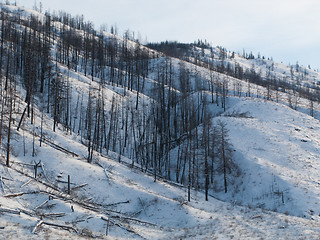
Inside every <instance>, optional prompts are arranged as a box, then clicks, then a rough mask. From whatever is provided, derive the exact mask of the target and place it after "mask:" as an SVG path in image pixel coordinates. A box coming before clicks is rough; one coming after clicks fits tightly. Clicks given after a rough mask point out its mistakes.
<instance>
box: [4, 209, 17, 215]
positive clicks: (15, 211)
mask: <svg viewBox="0 0 320 240" xmlns="http://www.w3.org/2000/svg"><path fill="white" fill-rule="evenodd" d="M0 212H6V213H11V214H17V215H20V211H18V210H15V209H9V208H0Z"/></svg>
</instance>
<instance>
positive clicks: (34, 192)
mask: <svg viewBox="0 0 320 240" xmlns="http://www.w3.org/2000/svg"><path fill="white" fill-rule="evenodd" d="M37 193H40V191H33V192H19V193H10V194H7V195H4V196H3V197H6V198H11V197H19V196H22V195H24V194H37Z"/></svg>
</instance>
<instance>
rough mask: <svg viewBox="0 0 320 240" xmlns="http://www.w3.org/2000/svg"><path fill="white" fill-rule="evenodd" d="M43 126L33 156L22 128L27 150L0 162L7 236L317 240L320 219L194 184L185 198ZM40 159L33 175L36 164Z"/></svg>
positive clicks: (29, 139)
mask: <svg viewBox="0 0 320 240" xmlns="http://www.w3.org/2000/svg"><path fill="white" fill-rule="evenodd" d="M253 104H257V103H253ZM258 104H259V103H258ZM37 121H40V119H39V118H38V119H37ZM45 132H46V133H47V136H48V137H50V139H51V140H50V142H49V141H48V142H46V141H44V142H43V143H42V147H41V148H40V147H39V145H38V144H39V142H38V141H37V143H36V144H37V146H36V149H37V156H36V157H32V151H30V150H31V149H32V142H33V140H32V135H31V134H30V133H28V132H24V136H25V144H26V149H27V151H26V156H25V157H23V153H16V155H17V157H14V158H13V159H12V165H11V167H10V168H7V167H5V166H4V165H2V166H1V170H0V174H1V179H2V196H1V197H0V204H1V206H0V210H1V212H2V213H1V214H2V215H1V218H0V224H1V225H0V226H1V235H2V236H4V237H5V238H8V237H10V238H11V237H13V238H20V239H21V238H26V239H39V238H49V239H51V238H56V237H59V238H62V239H68V238H77V239H82V238H84V239H87V238H88V237H89V238H91V237H95V238H96V237H97V238H103V237H104V236H105V235H106V231H107V234H108V236H109V237H111V238H117V239H127V238H130V239H178V238H183V239H195V238H197V239H206V238H212V237H214V238H217V239H230V238H236V239H243V238H252V239H256V238H264V239H275V238H284V239H295V238H300V237H306V238H307V239H318V237H317V236H319V234H320V231H319V229H320V228H319V227H320V225H319V222H318V221H313V220H309V219H304V218H299V217H292V216H290V215H284V214H280V213H275V212H270V211H266V210H263V209H261V208H255V207H250V208H248V207H240V206H237V205H234V204H231V203H224V202H221V201H219V200H216V199H214V198H211V197H210V198H209V201H208V202H205V201H204V200H203V199H204V194H203V193H199V192H195V191H192V199H191V202H188V201H186V195H187V192H186V188H184V187H182V186H178V185H176V184H173V183H170V182H167V181H162V180H160V181H158V182H154V181H153V177H152V176H148V175H145V174H144V173H141V172H140V170H138V169H132V168H130V167H128V166H127V165H123V164H121V163H119V162H117V161H116V160H112V159H110V158H108V157H104V156H100V155H99V154H97V155H95V161H96V164H89V163H87V162H86V159H85V155H86V148H85V147H84V146H82V145H81V144H79V143H77V142H76V141H74V137H75V136H74V135H66V134H65V133H63V132H60V131H58V132H57V133H53V132H52V131H51V130H49V129H45ZM52 143H54V144H55V145H53V144H52ZM56 146H64V148H65V149H68V150H69V151H72V152H73V154H76V155H77V156H75V155H74V156H73V155H72V153H70V152H69V153H67V152H66V151H64V150H62V149H60V150H59V148H57V147H56ZM23 148H24V146H23V143H22V142H20V143H16V145H15V149H23ZM40 160H41V164H42V165H41V167H39V168H38V169H39V170H38V176H37V179H35V178H34V177H33V176H34V168H33V166H32V164H33V163H34V162H39V161H40ZM22 173H23V174H22ZM68 175H69V176H70V179H71V193H70V195H69V194H67V179H68ZM266 175H267V174H264V176H266ZM279 184H280V183H279ZM249 187H250V186H248V188H249ZM14 194H16V195H14ZM50 196H51V198H50ZM286 199H287V198H286ZM286 201H287V200H286ZM314 207H315V206H314ZM10 210H11V211H12V212H10ZM19 212H20V213H19ZM16 213H19V215H17V214H16ZM41 219H42V220H41ZM104 219H106V220H109V224H108V222H107V221H106V220H104ZM42 221H43V222H42ZM38 223H42V224H40V225H38ZM50 224H51V225H50ZM52 224H55V225H56V226H53V225H52ZM37 225H38V227H36V226H37ZM66 230H67V231H66Z"/></svg>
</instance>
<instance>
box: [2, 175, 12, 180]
mask: <svg viewBox="0 0 320 240" xmlns="http://www.w3.org/2000/svg"><path fill="white" fill-rule="evenodd" d="M1 178H2V179H4V180H8V181H13V179H11V178H7V177H4V176H1Z"/></svg>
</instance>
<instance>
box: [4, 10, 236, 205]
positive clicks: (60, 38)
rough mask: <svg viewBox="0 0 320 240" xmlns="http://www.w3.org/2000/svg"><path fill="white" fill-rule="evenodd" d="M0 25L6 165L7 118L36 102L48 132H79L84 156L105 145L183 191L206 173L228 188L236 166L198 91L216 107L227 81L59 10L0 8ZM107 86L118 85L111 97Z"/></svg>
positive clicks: (201, 184) (202, 185) (24, 114)
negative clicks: (80, 87) (40, 13)
mask: <svg viewBox="0 0 320 240" xmlns="http://www.w3.org/2000/svg"><path fill="white" fill-rule="evenodd" d="M0 27H1V29H0V30H1V39H0V41H1V42H0V62H1V64H0V74H1V86H0V87H1V92H0V95H1V102H0V103H1V105H0V107H1V109H0V110H1V116H0V117H1V118H0V145H1V146H5V148H6V153H7V164H8V165H10V139H11V138H12V137H11V132H12V129H13V127H12V124H13V123H14V120H15V118H16V119H17V121H19V123H16V125H18V127H17V130H19V128H20V126H21V124H23V122H24V121H25V119H30V122H31V124H33V123H34V118H35V117H36V116H34V111H33V109H34V107H35V106H37V107H38V108H39V109H40V110H41V111H42V113H43V114H47V115H49V116H51V117H52V118H53V126H52V129H53V131H56V129H57V127H58V126H62V127H63V130H65V131H69V132H72V133H75V134H78V135H79V136H80V138H81V141H82V142H83V143H85V144H86V145H87V148H88V155H87V159H88V162H92V161H93V160H94V159H93V157H94V151H98V152H101V153H104V152H106V153H108V152H109V151H112V152H116V153H118V155H119V161H121V156H126V157H128V158H129V159H132V164H134V165H138V166H140V167H141V169H142V170H143V171H152V172H153V174H154V178H155V180H156V179H157V177H158V176H161V177H165V178H168V179H170V180H175V181H177V182H179V183H182V184H186V185H188V187H189V199H190V192H191V188H192V187H194V188H196V189H205V190H206V193H207V194H208V189H209V186H210V185H211V186H212V185H214V181H215V177H217V178H216V180H217V179H223V180H222V181H223V186H224V191H225V192H227V189H228V178H229V177H231V176H235V175H236V174H237V172H238V171H237V169H236V166H235V165H234V164H233V161H232V147H231V145H230V144H229V140H228V134H227V128H226V126H225V124H224V123H222V122H219V123H218V124H216V125H215V124H212V123H211V117H212V116H211V115H210V107H209V101H208V100H207V98H208V96H209V95H208V92H207V91H211V103H215V104H216V105H218V106H220V107H222V109H225V108H226V99H227V95H228V93H229V86H228V81H227V80H221V79H212V81H211V82H210V83H208V81H206V80H204V79H203V78H202V77H201V76H200V74H199V73H198V72H197V71H196V70H194V71H191V70H190V68H188V67H186V66H185V65H184V63H183V62H181V63H180V64H179V66H174V63H173V62H172V59H171V58H169V57H164V56H161V55H160V54H158V53H155V52H154V51H151V50H149V49H148V48H145V47H144V46H143V45H141V44H140V43H139V41H138V40H135V41H132V37H131V36H130V33H129V32H126V33H125V34H124V36H123V39H121V40H119V38H118V37H117V36H115V35H114V34H113V33H108V34H106V33H105V32H103V31H100V32H97V31H96V30H94V28H93V25H92V24H91V23H90V22H84V20H83V18H82V17H75V18H72V17H71V16H70V15H68V14H65V13H62V12H61V13H59V14H49V13H46V14H45V15H44V18H43V19H38V18H36V17H34V16H31V17H30V18H28V19H26V18H24V17H22V16H20V15H19V12H17V13H15V14H12V13H9V12H7V11H6V10H5V8H2V9H1V25H0ZM111 32H113V31H111ZM160 57H161V58H160ZM77 72H78V73H79V76H80V75H81V76H82V75H84V76H87V77H88V78H90V81H92V82H94V83H97V84H92V86H91V87H90V88H89V89H87V93H86V92H78V91H77V90H76V89H74V88H75V86H74V85H73V84H72V83H71V80H70V78H71V77H70V74H74V73H77ZM150 74H152V76H153V81H149V80H148V76H149V75H150ZM147 81H148V84H149V85H148V87H146V83H147ZM150 84H151V85H152V86H151V87H150ZM17 86H22V87H23V91H21V89H19V91H20V93H19V94H21V93H22V94H23V96H25V98H24V101H25V106H24V107H23V108H22V109H21V108H20V107H19V106H17V105H16V104H15V103H16V101H17V99H18V96H19V94H17ZM95 86H97V87H95ZM106 86H108V87H110V86H113V87H114V88H117V87H118V89H122V90H121V91H120V93H119V94H118V95H117V94H115V95H114V96H113V97H112V100H111V104H106V93H105V91H106V90H105V87H106ZM13 114H14V115H15V116H16V117H15V118H13ZM42 121H43V117H42V118H41V126H42ZM41 134H42V128H41ZM41 137H42V135H41ZM4 140H5V144H4Z"/></svg>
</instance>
